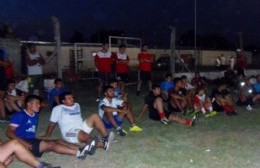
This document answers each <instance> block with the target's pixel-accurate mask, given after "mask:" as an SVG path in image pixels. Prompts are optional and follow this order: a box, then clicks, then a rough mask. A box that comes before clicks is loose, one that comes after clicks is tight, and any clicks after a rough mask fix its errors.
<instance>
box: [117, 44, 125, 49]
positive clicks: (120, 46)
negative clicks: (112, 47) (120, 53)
mask: <svg viewBox="0 0 260 168" xmlns="http://www.w3.org/2000/svg"><path fill="white" fill-rule="evenodd" d="M118 48H126V45H125V44H120V45H119V47H118Z"/></svg>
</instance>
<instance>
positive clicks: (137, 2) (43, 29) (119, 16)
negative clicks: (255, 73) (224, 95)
mask: <svg viewBox="0 0 260 168" xmlns="http://www.w3.org/2000/svg"><path fill="white" fill-rule="evenodd" d="M259 8H260V0H197V32H198V34H207V33H218V34H221V35H223V36H225V37H227V38H228V39H229V40H230V41H231V42H234V41H235V40H236V39H237V35H236V34H237V32H243V37H244V43H245V45H249V44H255V45H259V44H260V10H259ZM51 16H56V17H58V18H59V20H60V24H61V34H62V41H69V39H70V37H71V36H72V35H73V32H74V30H77V31H80V32H82V33H83V34H84V37H85V39H86V41H87V42H89V41H88V40H89V37H90V36H91V34H93V33H94V32H95V31H97V30H100V29H105V30H122V31H124V32H125V35H126V36H131V37H139V36H140V32H142V31H143V32H144V36H145V40H146V41H149V42H150V43H153V44H166V45H168V44H169V41H170V30H169V28H168V27H169V26H170V25H172V26H175V27H176V33H177V35H178V36H180V35H181V34H182V33H184V32H186V31H188V30H193V29H194V0H1V1H0V26H1V27H2V25H3V24H10V25H11V26H12V27H13V29H14V32H15V34H16V36H18V37H20V38H21V39H22V40H28V39H29V37H30V36H32V35H35V34H40V35H41V36H42V37H43V40H46V41H52V40H53V27H52V22H51V19H50V18H51Z"/></svg>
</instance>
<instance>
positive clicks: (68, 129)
mask: <svg viewBox="0 0 260 168" xmlns="http://www.w3.org/2000/svg"><path fill="white" fill-rule="evenodd" d="M59 101H60V102H61V103H62V104H60V105H58V106H56V107H54V108H53V110H52V113H51V117H50V122H49V125H48V128H47V131H46V133H45V137H49V136H51V134H52V132H53V130H54V128H55V127H56V123H58V124H59V128H60V131H61V134H62V136H63V139H64V140H65V141H67V142H69V143H86V142H88V141H90V140H91V137H90V135H89V134H90V133H91V132H92V130H93V128H96V129H97V130H98V131H99V132H100V133H101V135H102V142H100V143H99V145H98V147H103V149H104V150H108V149H109V146H110V143H111V142H112V141H113V139H114V134H113V132H111V133H110V134H108V132H107V131H106V128H105V126H104V124H103V122H102V120H101V118H100V117H99V116H98V115H97V114H92V115H91V116H90V117H88V118H87V119H85V120H84V121H83V119H82V117H81V109H80V105H79V104H78V103H75V102H74V98H73V95H72V93H71V92H64V93H62V94H60V95H59Z"/></svg>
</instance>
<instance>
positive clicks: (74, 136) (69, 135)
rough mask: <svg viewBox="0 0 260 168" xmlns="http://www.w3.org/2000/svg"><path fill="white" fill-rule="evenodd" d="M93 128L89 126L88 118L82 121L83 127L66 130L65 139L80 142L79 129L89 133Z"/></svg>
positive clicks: (70, 141)
mask: <svg viewBox="0 0 260 168" xmlns="http://www.w3.org/2000/svg"><path fill="white" fill-rule="evenodd" d="M92 130H93V128H91V127H89V126H88V124H87V122H86V120H85V121H84V122H83V123H82V126H81V128H73V129H71V130H69V131H68V132H66V134H65V136H63V138H64V140H65V141H66V142H69V143H80V142H79V140H78V133H79V131H83V132H85V133H87V134H90V133H91V132H92Z"/></svg>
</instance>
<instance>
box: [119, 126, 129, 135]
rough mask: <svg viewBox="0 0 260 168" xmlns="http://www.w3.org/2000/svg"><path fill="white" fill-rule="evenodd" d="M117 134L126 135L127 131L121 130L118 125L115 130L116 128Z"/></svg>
mask: <svg viewBox="0 0 260 168" xmlns="http://www.w3.org/2000/svg"><path fill="white" fill-rule="evenodd" d="M116 132H117V134H118V135H120V136H126V134H127V132H126V131H125V130H123V129H122V128H121V127H119V128H118V129H117V130H116Z"/></svg>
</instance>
